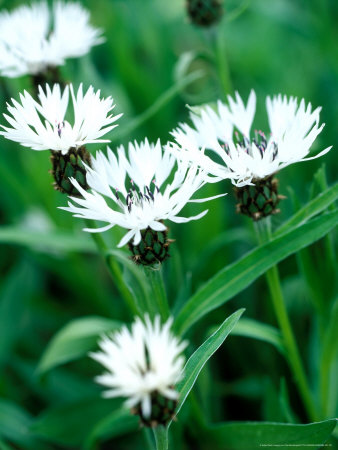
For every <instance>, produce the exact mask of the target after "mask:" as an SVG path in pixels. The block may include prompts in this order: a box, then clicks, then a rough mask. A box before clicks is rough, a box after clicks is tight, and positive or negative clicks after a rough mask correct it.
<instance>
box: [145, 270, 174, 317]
mask: <svg viewBox="0 0 338 450" xmlns="http://www.w3.org/2000/svg"><path fill="white" fill-rule="evenodd" d="M144 273H145V276H146V278H147V281H148V283H149V287H150V296H151V297H150V299H149V304H150V305H151V308H150V309H151V311H149V313H150V314H151V313H153V314H151V315H156V314H157V313H159V314H160V316H161V319H162V322H164V321H166V320H167V319H168V317H169V315H170V310H169V305H168V299H167V294H166V290H165V286H164V282H163V274H162V268H161V266H159V267H156V268H151V267H145V268H144Z"/></svg>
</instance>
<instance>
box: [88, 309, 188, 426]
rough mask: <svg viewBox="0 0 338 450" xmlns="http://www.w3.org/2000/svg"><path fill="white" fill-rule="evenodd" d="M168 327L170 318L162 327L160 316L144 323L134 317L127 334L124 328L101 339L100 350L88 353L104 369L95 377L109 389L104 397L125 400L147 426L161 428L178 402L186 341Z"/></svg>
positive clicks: (171, 414)
mask: <svg viewBox="0 0 338 450" xmlns="http://www.w3.org/2000/svg"><path fill="white" fill-rule="evenodd" d="M171 324H172V319H169V320H168V321H167V322H166V323H165V324H164V325H163V326H161V324H160V317H159V316H156V318H155V320H154V322H152V321H151V320H150V319H149V316H147V315H146V316H145V320H144V322H142V321H141V319H140V318H137V319H136V320H135V322H134V323H133V324H132V327H131V330H130V331H129V329H128V328H127V327H126V326H124V327H123V328H122V329H121V330H120V331H119V332H116V333H114V334H111V335H110V336H105V337H103V338H102V339H101V341H100V342H99V347H100V350H101V351H99V352H95V353H91V357H92V358H93V359H95V360H96V361H98V362H99V363H101V364H102V365H103V366H104V367H105V368H106V369H107V372H106V373H105V374H103V375H100V376H98V377H97V378H96V381H97V382H98V383H100V384H102V385H103V386H105V387H106V388H108V390H107V391H105V392H104V393H103V395H104V396H105V397H107V398H110V397H127V398H128V400H127V401H126V403H125V405H126V407H127V408H132V411H133V412H134V413H135V414H138V415H139V416H140V418H141V421H142V423H143V424H144V425H147V426H157V425H158V424H163V425H164V424H165V423H166V422H167V421H168V420H170V419H171V418H172V417H173V415H174V411H175V407H176V402H177V399H178V392H177V391H176V390H175V389H174V386H175V384H176V383H177V382H178V381H180V379H181V377H182V374H183V366H184V357H183V356H181V353H182V351H183V350H184V349H185V347H186V346H187V342H185V341H183V342H180V341H179V340H178V339H177V338H176V337H175V336H173V334H172V333H171V332H170V327H171ZM161 405H163V407H161ZM155 406H156V407H155Z"/></svg>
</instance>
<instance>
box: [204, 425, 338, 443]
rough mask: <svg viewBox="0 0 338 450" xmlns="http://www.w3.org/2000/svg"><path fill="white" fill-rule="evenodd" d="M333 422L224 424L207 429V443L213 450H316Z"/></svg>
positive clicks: (328, 433) (323, 441) (325, 437)
mask: <svg viewBox="0 0 338 450" xmlns="http://www.w3.org/2000/svg"><path fill="white" fill-rule="evenodd" d="M335 426H336V419H331V420H326V421H324V422H317V423H310V424H308V425H298V424H297V425H294V424H287V423H273V422H237V423H231V422H229V423H224V424H220V425H216V426H213V427H210V428H209V429H208V432H207V436H206V439H207V440H208V443H209V445H210V446H211V447H210V448H212V449H213V450H221V449H222V450H223V449H224V448H226V449H227V450H243V449H250V450H262V448H271V447H278V449H279V450H290V447H297V449H299V450H306V449H308V448H309V445H311V448H319V447H321V446H322V445H323V444H325V442H326V441H327V440H328V439H329V437H330V435H331V433H332V432H333V430H334V428H335Z"/></svg>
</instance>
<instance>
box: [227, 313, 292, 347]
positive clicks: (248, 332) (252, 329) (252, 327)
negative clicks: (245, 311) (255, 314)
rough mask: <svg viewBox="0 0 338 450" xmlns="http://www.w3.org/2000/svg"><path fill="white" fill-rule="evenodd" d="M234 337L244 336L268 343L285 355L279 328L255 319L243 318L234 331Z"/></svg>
mask: <svg viewBox="0 0 338 450" xmlns="http://www.w3.org/2000/svg"><path fill="white" fill-rule="evenodd" d="M232 335H233V336H244V337H249V338H253V339H258V340H260V341H264V342H268V343H269V344H272V345H273V346H274V347H276V348H277V350H278V351H279V352H281V353H282V354H284V352H285V349H284V345H283V339H282V336H281V333H280V331H279V330H277V328H275V327H272V326H271V325H267V324H265V323H262V322H258V321H257V320H254V319H247V318H241V319H240V320H239V321H238V323H237V325H236V326H235V328H234V329H233V331H232Z"/></svg>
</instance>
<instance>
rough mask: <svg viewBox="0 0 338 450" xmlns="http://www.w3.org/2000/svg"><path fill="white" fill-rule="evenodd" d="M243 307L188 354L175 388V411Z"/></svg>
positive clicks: (231, 327) (236, 320) (179, 407)
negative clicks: (181, 377)
mask: <svg viewBox="0 0 338 450" xmlns="http://www.w3.org/2000/svg"><path fill="white" fill-rule="evenodd" d="M243 312H244V309H239V310H238V311H236V312H234V313H233V314H232V315H231V316H229V317H228V318H227V319H225V321H224V322H223V323H222V325H221V326H220V327H219V328H218V330H216V331H215V333H213V334H212V335H211V336H210V337H209V338H208V339H207V340H206V341H205V342H204V343H203V344H202V345H201V346H200V347H198V349H197V350H196V351H195V352H194V353H193V354H192V355H191V356H190V358H189V359H188V361H187V363H186V365H185V367H184V376H183V379H182V380H181V381H180V382H179V383H178V384H177V386H176V389H177V391H178V392H179V394H180V397H179V402H178V406H177V411H176V412H177V413H178V412H179V410H180V409H181V407H182V405H183V403H184V402H185V400H186V398H187V396H188V394H189V392H190V391H191V389H192V388H193V386H194V384H195V382H196V380H197V377H198V375H199V373H200V371H201V370H202V369H203V367H204V365H205V364H206V362H207V361H208V360H209V359H210V358H211V356H212V355H213V354H214V353H215V352H216V350H218V349H219V347H220V346H221V345H222V344H223V342H224V341H225V339H226V338H227V336H228V335H229V333H230V332H231V331H232V329H233V328H234V326H235V325H236V323H237V322H238V320H239V318H240V317H241V315H242V314H243Z"/></svg>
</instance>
